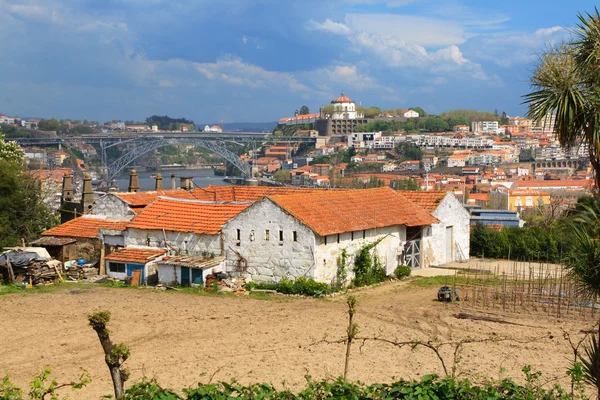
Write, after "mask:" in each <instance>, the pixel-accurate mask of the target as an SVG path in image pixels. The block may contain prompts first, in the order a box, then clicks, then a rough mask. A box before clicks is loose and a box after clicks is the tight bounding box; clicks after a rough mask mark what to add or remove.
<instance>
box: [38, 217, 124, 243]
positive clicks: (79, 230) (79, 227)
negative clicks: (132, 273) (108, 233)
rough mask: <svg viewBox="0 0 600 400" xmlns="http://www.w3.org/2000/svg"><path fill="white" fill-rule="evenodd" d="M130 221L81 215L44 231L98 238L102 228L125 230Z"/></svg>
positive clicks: (49, 233)
mask: <svg viewBox="0 0 600 400" xmlns="http://www.w3.org/2000/svg"><path fill="white" fill-rule="evenodd" d="M127 222H128V221H109V220H106V219H101V218H89V217H85V216H84V217H79V218H75V219H72V220H71V221H68V222H65V223H64V224H62V225H59V226H57V227H55V228H52V229H48V230H47V231H46V232H43V233H42V235H43V236H64V237H74V238H90V239H92V238H97V237H98V234H99V231H100V229H110V230H115V231H123V230H125V227H126V225H127Z"/></svg>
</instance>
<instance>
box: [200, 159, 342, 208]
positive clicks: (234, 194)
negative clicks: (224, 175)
mask: <svg viewBox="0 0 600 400" xmlns="http://www.w3.org/2000/svg"><path fill="white" fill-rule="evenodd" d="M308 169H310V167H308ZM332 190H336V191H339V190H343V189H312V188H310V189H309V188H299V187H289V186H208V187H206V188H197V189H194V190H193V191H192V193H193V194H194V197H195V198H196V199H198V200H206V201H256V200H260V199H262V198H263V197H265V196H270V195H291V194H301V193H305V194H307V193H313V192H317V193H318V192H322V191H332Z"/></svg>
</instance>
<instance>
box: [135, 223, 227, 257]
mask: <svg viewBox="0 0 600 400" xmlns="http://www.w3.org/2000/svg"><path fill="white" fill-rule="evenodd" d="M124 236H125V246H126V247H127V246H148V247H156V248H159V249H167V250H172V251H174V252H175V253H176V254H181V255H198V256H200V255H206V256H210V255H211V254H212V255H215V256H218V255H221V254H222V253H221V237H220V235H200V234H196V233H190V232H171V231H165V232H164V234H163V231H162V230H142V229H134V228H127V230H125V233H124ZM165 236H166V239H167V240H166V242H165Z"/></svg>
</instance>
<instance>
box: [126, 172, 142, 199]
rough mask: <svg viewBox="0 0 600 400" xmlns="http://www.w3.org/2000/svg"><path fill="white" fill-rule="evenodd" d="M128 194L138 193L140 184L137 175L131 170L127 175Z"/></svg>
mask: <svg viewBox="0 0 600 400" xmlns="http://www.w3.org/2000/svg"><path fill="white" fill-rule="evenodd" d="M127 191H128V192H134V193H135V192H139V191H140V182H139V180H138V174H137V171H136V170H135V169H132V170H131V174H130V175H129V187H128V188H127Z"/></svg>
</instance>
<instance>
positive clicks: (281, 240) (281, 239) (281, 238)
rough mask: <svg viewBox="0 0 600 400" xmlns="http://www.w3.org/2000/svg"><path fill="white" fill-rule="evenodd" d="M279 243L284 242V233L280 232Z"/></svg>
mask: <svg viewBox="0 0 600 400" xmlns="http://www.w3.org/2000/svg"><path fill="white" fill-rule="evenodd" d="M279 241H280V242H283V231H279Z"/></svg>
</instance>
